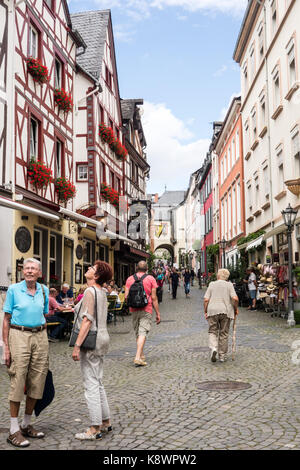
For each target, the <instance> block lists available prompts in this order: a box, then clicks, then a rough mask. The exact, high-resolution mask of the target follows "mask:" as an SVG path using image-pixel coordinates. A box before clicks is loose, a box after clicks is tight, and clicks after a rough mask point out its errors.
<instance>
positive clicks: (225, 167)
mask: <svg viewBox="0 0 300 470" xmlns="http://www.w3.org/2000/svg"><path fill="white" fill-rule="evenodd" d="M227 173H228V170H227V153H226V155H225V159H224V179H226V177H227Z"/></svg>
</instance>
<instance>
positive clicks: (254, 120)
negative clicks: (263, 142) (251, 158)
mask: <svg viewBox="0 0 300 470" xmlns="http://www.w3.org/2000/svg"><path fill="white" fill-rule="evenodd" d="M251 117H252V139H253V142H254V141H255V140H256V138H257V117H256V108H253V110H252V113H251Z"/></svg>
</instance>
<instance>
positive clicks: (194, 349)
mask: <svg viewBox="0 0 300 470" xmlns="http://www.w3.org/2000/svg"><path fill="white" fill-rule="evenodd" d="M187 351H191V352H209V348H207V347H204V346H198V347H197V348H189V349H188V350H187Z"/></svg>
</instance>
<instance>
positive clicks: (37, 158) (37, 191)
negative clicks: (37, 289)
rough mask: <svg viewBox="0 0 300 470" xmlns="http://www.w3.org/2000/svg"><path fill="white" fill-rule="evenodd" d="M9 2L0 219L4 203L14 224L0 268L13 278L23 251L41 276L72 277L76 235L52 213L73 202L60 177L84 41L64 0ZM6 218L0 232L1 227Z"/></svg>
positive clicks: (67, 156) (68, 166)
mask: <svg viewBox="0 0 300 470" xmlns="http://www.w3.org/2000/svg"><path fill="white" fill-rule="evenodd" d="M8 4H9V8H8V12H7V5H8ZM7 5H6V2H3V1H1V4H0V7H1V13H4V15H3V14H1V30H0V36H1V43H2V45H3V44H4V47H1V54H0V70H1V82H0V89H1V107H2V109H1V115H2V111H4V113H3V115H4V119H5V120H6V122H4V125H3V126H2V125H1V129H0V152H1V157H2V162H1V174H0V178H1V183H0V184H1V189H2V191H1V201H0V203H1V204H0V209H1V210H0V212H1V220H2V219H3V216H4V214H5V213H6V212H7V209H4V207H6V208H9V214H10V216H11V217H12V218H13V221H12V222H13V223H12V224H11V225H10V227H14V231H13V233H12V234H11V235H12V239H13V241H12V243H13V250H12V256H11V262H10V263H9V264H7V265H3V266H2V267H1V269H2V270H3V272H4V275H5V272H6V273H7V272H8V273H9V274H10V276H9V279H7V282H8V281H13V282H14V281H16V280H19V279H20V276H21V268H22V262H23V260H24V258H28V257H32V256H34V257H35V258H37V259H39V260H40V261H41V263H42V268H43V278H44V281H45V282H48V283H50V282H51V280H52V281H53V282H54V281H55V282H62V281H64V280H66V281H68V282H70V283H73V259H72V258H73V245H74V241H73V240H72V236H71V237H69V235H72V234H71V230H70V227H69V225H70V224H69V222H68V221H65V220H64V219H62V218H61V217H60V216H59V214H58V213H59V211H60V208H61V207H68V208H69V209H72V208H73V204H74V202H73V200H72V198H69V197H68V195H67V193H66V192H65V193H64V194H63V192H62V191H61V190H60V189H59V186H58V182H59V181H64V182H65V183H66V185H67V186H71V185H72V182H73V178H74V175H73V125H74V119H73V107H72V102H73V92H74V76H75V63H76V53H77V52H78V50H79V48H83V47H84V43H83V41H82V39H81V38H80V36H79V34H78V33H76V32H73V30H72V24H71V20H70V15H69V10H68V6H67V2H66V0H47V1H46V0H44V1H41V0H39V1H37V0H31V1H30V0H28V1H26V2H25V1H19V2H17V3H13V2H7ZM5 88H6V89H5ZM6 110H7V112H6ZM51 175H52V176H51ZM50 176H51V177H50ZM5 190H6V191H7V190H8V193H6V194H3V191H5ZM71 195H72V191H71ZM5 225H6V224H2V225H1V227H0V231H3V230H4V231H5V233H7V227H6V226H5ZM2 236H3V235H1V238H2ZM6 246H7V247H8V244H6ZM2 247H3V245H2ZM8 251H9V247H8Z"/></svg>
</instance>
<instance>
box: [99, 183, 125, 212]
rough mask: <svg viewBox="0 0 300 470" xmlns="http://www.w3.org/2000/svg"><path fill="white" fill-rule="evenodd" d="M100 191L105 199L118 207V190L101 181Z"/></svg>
mask: <svg viewBox="0 0 300 470" xmlns="http://www.w3.org/2000/svg"><path fill="white" fill-rule="evenodd" d="M100 192H101V195H102V197H103V198H104V199H105V200H106V201H108V202H110V203H111V204H112V205H113V206H115V207H119V199H120V194H119V193H118V191H116V190H115V189H113V188H112V187H111V186H109V185H108V184H105V183H102V184H101V190H100Z"/></svg>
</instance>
